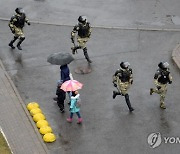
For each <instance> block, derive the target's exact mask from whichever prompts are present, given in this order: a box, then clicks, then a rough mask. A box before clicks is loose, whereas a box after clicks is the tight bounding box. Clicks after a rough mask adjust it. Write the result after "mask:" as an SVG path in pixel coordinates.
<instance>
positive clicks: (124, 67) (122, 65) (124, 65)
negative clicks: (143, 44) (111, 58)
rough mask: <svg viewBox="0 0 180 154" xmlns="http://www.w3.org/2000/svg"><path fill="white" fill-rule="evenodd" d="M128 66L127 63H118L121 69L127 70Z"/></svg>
mask: <svg viewBox="0 0 180 154" xmlns="http://www.w3.org/2000/svg"><path fill="white" fill-rule="evenodd" d="M129 65H130V63H129V62H121V63H120V67H121V68H123V69H126V68H128V67H129Z"/></svg>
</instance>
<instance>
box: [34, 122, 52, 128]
mask: <svg viewBox="0 0 180 154" xmlns="http://www.w3.org/2000/svg"><path fill="white" fill-rule="evenodd" d="M48 125H49V124H48V122H47V121H46V120H39V121H38V122H37V123H36V126H37V128H41V127H44V126H48Z"/></svg>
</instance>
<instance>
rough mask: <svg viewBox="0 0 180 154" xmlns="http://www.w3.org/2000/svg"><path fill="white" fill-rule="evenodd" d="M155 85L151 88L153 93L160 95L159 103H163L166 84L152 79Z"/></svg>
mask: <svg viewBox="0 0 180 154" xmlns="http://www.w3.org/2000/svg"><path fill="white" fill-rule="evenodd" d="M154 83H155V85H156V89H154V88H153V89H152V91H153V92H154V93H157V94H159V95H160V104H164V100H165V96H166V93H167V84H161V83H159V82H157V81H154Z"/></svg>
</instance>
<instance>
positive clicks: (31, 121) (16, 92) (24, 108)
mask: <svg viewBox="0 0 180 154" xmlns="http://www.w3.org/2000/svg"><path fill="white" fill-rule="evenodd" d="M0 67H1V68H2V69H3V71H4V74H5V76H6V78H7V79H8V81H9V83H10V85H11V87H12V89H13V91H14V93H15V95H16V97H17V98H18V100H19V103H20V104H21V106H22V108H23V110H24V112H25V114H26V116H27V118H28V120H29V121H30V123H31V125H32V127H33V128H34V132H35V134H36V135H37V137H38V140H39V142H40V143H41V145H42V147H43V149H44V151H45V152H46V153H47V154H49V150H48V149H47V146H46V145H45V144H44V142H43V141H42V137H41V136H40V134H39V131H38V130H37V127H36V126H35V124H34V121H33V120H32V118H31V116H30V115H29V112H28V111H27V109H26V106H25V103H24V102H23V100H22V98H21V96H20V94H19V92H18V90H17V88H16V87H15V85H14V83H13V81H12V80H11V78H10V76H9V74H8V73H7V72H6V70H5V67H4V65H3V63H2V61H1V59H0Z"/></svg>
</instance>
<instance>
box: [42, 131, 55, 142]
mask: <svg viewBox="0 0 180 154" xmlns="http://www.w3.org/2000/svg"><path fill="white" fill-rule="evenodd" d="M43 140H44V141H45V142H54V141H55V140H56V136H55V135H54V134H53V133H47V134H45V135H44V136H43Z"/></svg>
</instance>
